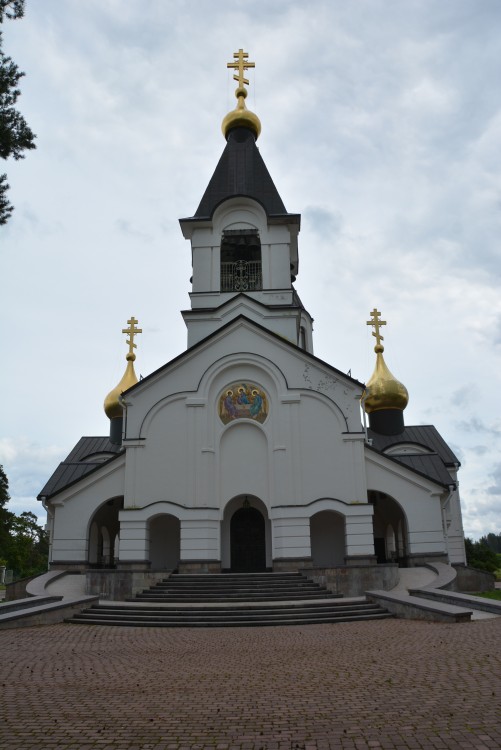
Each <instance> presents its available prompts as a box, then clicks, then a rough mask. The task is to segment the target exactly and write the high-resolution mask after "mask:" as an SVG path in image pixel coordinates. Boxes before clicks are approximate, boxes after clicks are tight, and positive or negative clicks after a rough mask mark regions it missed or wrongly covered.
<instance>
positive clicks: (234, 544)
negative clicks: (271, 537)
mask: <svg viewBox="0 0 501 750" xmlns="http://www.w3.org/2000/svg"><path fill="white" fill-rule="evenodd" d="M230 555H231V570H232V572H233V573H256V572H259V571H264V570H266V528H265V520H264V516H263V514H262V513H261V512H260V511H259V510H258V509H257V508H253V507H252V506H251V505H244V506H243V507H242V508H239V509H238V510H236V511H235V513H234V514H233V515H232V517H231V521H230Z"/></svg>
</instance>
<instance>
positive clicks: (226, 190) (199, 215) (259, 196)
mask: <svg viewBox="0 0 501 750" xmlns="http://www.w3.org/2000/svg"><path fill="white" fill-rule="evenodd" d="M237 196H247V197H249V198H253V199H254V200H256V201H257V202H258V203H260V204H261V205H262V206H263V208H264V210H265V211H266V213H267V215H268V216H291V217H292V216H295V214H288V213H287V210H286V208H285V206H284V204H283V201H282V199H281V197H280V195H279V193H278V190H277V189H276V187H275V184H274V182H273V180H272V179H271V177H270V173H269V172H268V169H267V168H266V164H265V163H264V161H263V158H262V156H261V154H260V153H259V150H258V148H257V146H256V140H255V137H254V134H253V133H252V131H251V130H249V129H248V128H234V129H233V130H231V131H230V133H229V135H228V141H227V143H226V147H225V149H224V151H223V153H222V156H221V158H220V159H219V162H218V165H217V167H216V170H215V172H214V174H213V175H212V177H211V179H210V182H209V184H208V186H207V189H206V191H205V193H204V195H203V197H202V200H201V201H200V205H199V206H198V208H197V210H196V212H195V216H194V217H192V219H198V220H202V219H204V220H207V219H210V218H211V217H212V215H213V213H214V210H215V209H216V208H217V206H218V205H219V204H220V203H222V201H224V200H227V199H228V198H234V197H237ZM183 221H186V219H181V222H183Z"/></svg>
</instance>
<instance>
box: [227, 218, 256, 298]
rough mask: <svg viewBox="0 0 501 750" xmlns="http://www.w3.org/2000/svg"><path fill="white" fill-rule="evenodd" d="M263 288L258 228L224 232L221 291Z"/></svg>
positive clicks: (244, 290) (250, 290)
mask: <svg viewBox="0 0 501 750" xmlns="http://www.w3.org/2000/svg"><path fill="white" fill-rule="evenodd" d="M262 288H263V278H262V273H261V242H260V240H259V234H258V231H257V229H236V230H227V231H225V232H223V237H222V240H221V291H222V292H254V291H256V290H259V289H262Z"/></svg>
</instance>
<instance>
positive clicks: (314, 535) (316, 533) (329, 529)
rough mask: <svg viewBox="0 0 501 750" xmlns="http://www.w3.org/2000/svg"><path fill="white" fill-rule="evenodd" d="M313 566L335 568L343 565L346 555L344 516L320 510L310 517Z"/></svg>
mask: <svg viewBox="0 0 501 750" xmlns="http://www.w3.org/2000/svg"><path fill="white" fill-rule="evenodd" d="M310 543H311V557H312V560H313V566H314V567H316V568H335V567H338V566H339V565H344V563H345V555H346V544H345V518H344V516H342V515H341V514H340V513H336V512H335V511H332V510H321V511H320V512H319V513H315V514H314V515H313V516H311V518H310Z"/></svg>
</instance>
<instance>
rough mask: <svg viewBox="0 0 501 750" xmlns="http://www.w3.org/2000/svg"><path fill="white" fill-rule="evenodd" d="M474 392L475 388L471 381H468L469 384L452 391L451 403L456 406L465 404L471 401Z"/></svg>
mask: <svg viewBox="0 0 501 750" xmlns="http://www.w3.org/2000/svg"><path fill="white" fill-rule="evenodd" d="M473 394H474V389H473V385H472V384H471V383H468V385H463V386H462V387H461V388H458V389H457V390H455V391H453V392H452V394H451V404H453V405H454V406H465V405H466V404H468V403H470V401H471V398H472V396H473Z"/></svg>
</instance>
